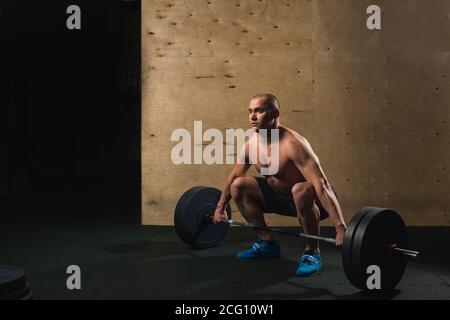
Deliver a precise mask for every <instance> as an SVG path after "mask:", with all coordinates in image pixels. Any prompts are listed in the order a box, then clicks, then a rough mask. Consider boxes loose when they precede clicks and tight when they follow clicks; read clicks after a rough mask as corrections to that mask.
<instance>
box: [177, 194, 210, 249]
mask: <svg viewBox="0 0 450 320" xmlns="http://www.w3.org/2000/svg"><path fill="white" fill-rule="evenodd" d="M203 188H206V187H193V188H191V189H189V190H187V191H186V192H185V193H183V195H182V196H181V197H180V199H179V200H178V202H177V205H176V207H175V214H174V225H175V231H176V232H177V234H178V236H179V237H180V238H181V240H183V241H184V242H186V243H187V244H189V245H192V246H193V245H195V235H196V233H197V231H198V230H197V229H198V227H197V226H196V225H195V223H196V221H194V220H192V219H191V221H190V220H189V214H188V212H186V206H187V205H188V204H189V202H190V201H191V199H192V198H193V197H194V195H195V194H196V193H197V192H198V191H200V190H202V189H203ZM193 223H194V225H192V224H193Z"/></svg>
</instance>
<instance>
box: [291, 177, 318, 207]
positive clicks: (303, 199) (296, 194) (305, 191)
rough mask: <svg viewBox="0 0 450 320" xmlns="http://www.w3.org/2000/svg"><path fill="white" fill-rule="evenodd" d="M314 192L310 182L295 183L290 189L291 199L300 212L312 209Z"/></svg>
mask: <svg viewBox="0 0 450 320" xmlns="http://www.w3.org/2000/svg"><path fill="white" fill-rule="evenodd" d="M314 197H315V190H314V186H313V185H312V183H310V182H300V183H296V184H295V185H294V186H293V187H292V198H293V199H294V202H295V205H296V207H297V208H300V209H301V211H304V209H312V206H313V205H314Z"/></svg>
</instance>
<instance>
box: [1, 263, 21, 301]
mask: <svg viewBox="0 0 450 320" xmlns="http://www.w3.org/2000/svg"><path fill="white" fill-rule="evenodd" d="M25 286H26V275H25V270H23V269H21V268H18V267H12V266H0V296H2V295H6V294H9V293H12V292H16V291H18V290H20V289H22V288H24V287H25Z"/></svg>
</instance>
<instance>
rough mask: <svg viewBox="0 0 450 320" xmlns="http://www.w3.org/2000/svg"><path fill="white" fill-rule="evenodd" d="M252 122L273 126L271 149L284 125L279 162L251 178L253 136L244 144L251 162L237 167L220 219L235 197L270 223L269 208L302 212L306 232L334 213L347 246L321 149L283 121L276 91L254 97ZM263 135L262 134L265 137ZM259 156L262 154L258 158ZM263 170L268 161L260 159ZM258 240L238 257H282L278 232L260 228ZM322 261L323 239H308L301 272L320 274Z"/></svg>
mask: <svg viewBox="0 0 450 320" xmlns="http://www.w3.org/2000/svg"><path fill="white" fill-rule="evenodd" d="M248 112H249V113H248V114H249V121H250V125H251V126H252V128H254V130H255V131H256V133H255V135H254V136H253V137H252V138H251V139H253V138H254V137H256V139H258V136H259V135H260V134H259V133H258V131H259V130H260V129H267V133H268V135H267V136H268V137H267V139H266V140H267V144H266V145H267V150H268V151H269V153H270V149H271V143H272V142H271V140H270V132H271V130H270V129H278V134H279V142H278V143H279V145H278V147H279V162H278V172H277V173H275V174H274V175H268V176H258V177H247V176H246V173H247V171H248V170H249V169H250V166H251V163H249V162H248V161H247V160H248V159H249V147H248V144H249V141H250V140H251V139H249V140H248V141H246V143H245V144H244V147H243V151H242V152H243V153H244V156H245V159H246V161H245V162H244V163H243V164H239V163H238V164H236V165H235V166H234V167H233V170H232V171H231V173H230V175H229V176H228V179H227V181H226V184H225V187H224V189H223V191H222V195H221V197H220V200H219V202H218V204H217V208H216V210H215V213H214V222H215V223H218V222H220V221H222V220H225V219H228V217H227V214H226V212H225V210H224V209H225V208H226V206H227V203H228V202H229V201H230V200H231V198H232V199H233V200H234V201H235V203H236V205H237V207H238V209H239V211H240V212H241V214H242V215H243V217H244V218H245V220H247V221H248V222H249V223H253V224H256V225H261V226H266V222H265V220H264V213H269V212H273V213H278V214H282V215H290V216H297V217H298V220H299V222H300V224H302V225H303V228H304V231H305V233H306V234H310V235H319V232H320V226H319V222H320V220H322V219H324V218H326V217H328V216H329V217H330V219H331V221H332V222H333V224H334V227H335V229H336V246H341V245H342V242H343V238H344V233H345V230H346V228H347V226H346V224H345V222H344V218H343V215H342V211H341V208H340V206H339V203H338V201H337V198H336V195H335V193H334V190H333V189H332V187H331V185H330V183H329V181H328V180H327V178H326V176H325V173H324V172H323V170H322V168H321V166H320V162H319V159H318V157H317V156H316V154H315V153H314V151H313V150H312V148H311V145H310V144H309V143H308V141H307V140H306V139H305V138H304V137H303V136H301V135H300V134H299V133H297V132H296V131H294V130H292V129H290V128H288V127H285V126H283V125H281V124H280V122H279V115H280V107H279V103H278V100H277V98H276V97H275V96H274V95H272V94H259V95H256V96H255V97H253V98H252V99H251V100H250V104H249V107H248ZM259 138H260V137H259ZM258 160H259V159H258ZM254 165H255V168H256V170H257V171H258V172H259V173H261V167H262V166H263V165H262V164H261V163H260V162H259V161H256V163H254ZM256 232H257V234H258V239H257V240H256V241H255V242H254V243H253V245H252V246H251V247H250V248H248V249H247V250H245V251H243V252H239V253H237V255H236V258H237V259H238V260H248V259H258V258H279V257H281V250H280V245H279V244H278V242H277V241H275V240H274V238H273V234H272V233H270V232H268V231H264V230H257V231H256ZM321 266H322V259H321V256H320V252H319V243H318V241H317V240H314V239H307V241H306V248H305V251H304V253H303V255H302V257H301V259H300V263H299V266H298V268H297V270H296V275H298V276H301V277H305V276H309V275H312V274H315V273H317V272H318V271H319V269H320V267H321Z"/></svg>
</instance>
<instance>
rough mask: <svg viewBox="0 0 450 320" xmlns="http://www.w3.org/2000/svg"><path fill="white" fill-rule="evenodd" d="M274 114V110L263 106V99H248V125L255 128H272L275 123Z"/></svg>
mask: <svg viewBox="0 0 450 320" xmlns="http://www.w3.org/2000/svg"><path fill="white" fill-rule="evenodd" d="M276 115H277V114H276V112H274V110H268V109H267V107H265V106H264V100H263V99H253V100H250V105H249V106H248V119H249V121H250V126H251V127H252V128H254V129H255V130H258V129H269V128H272V127H273V126H274V124H275V119H276Z"/></svg>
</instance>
